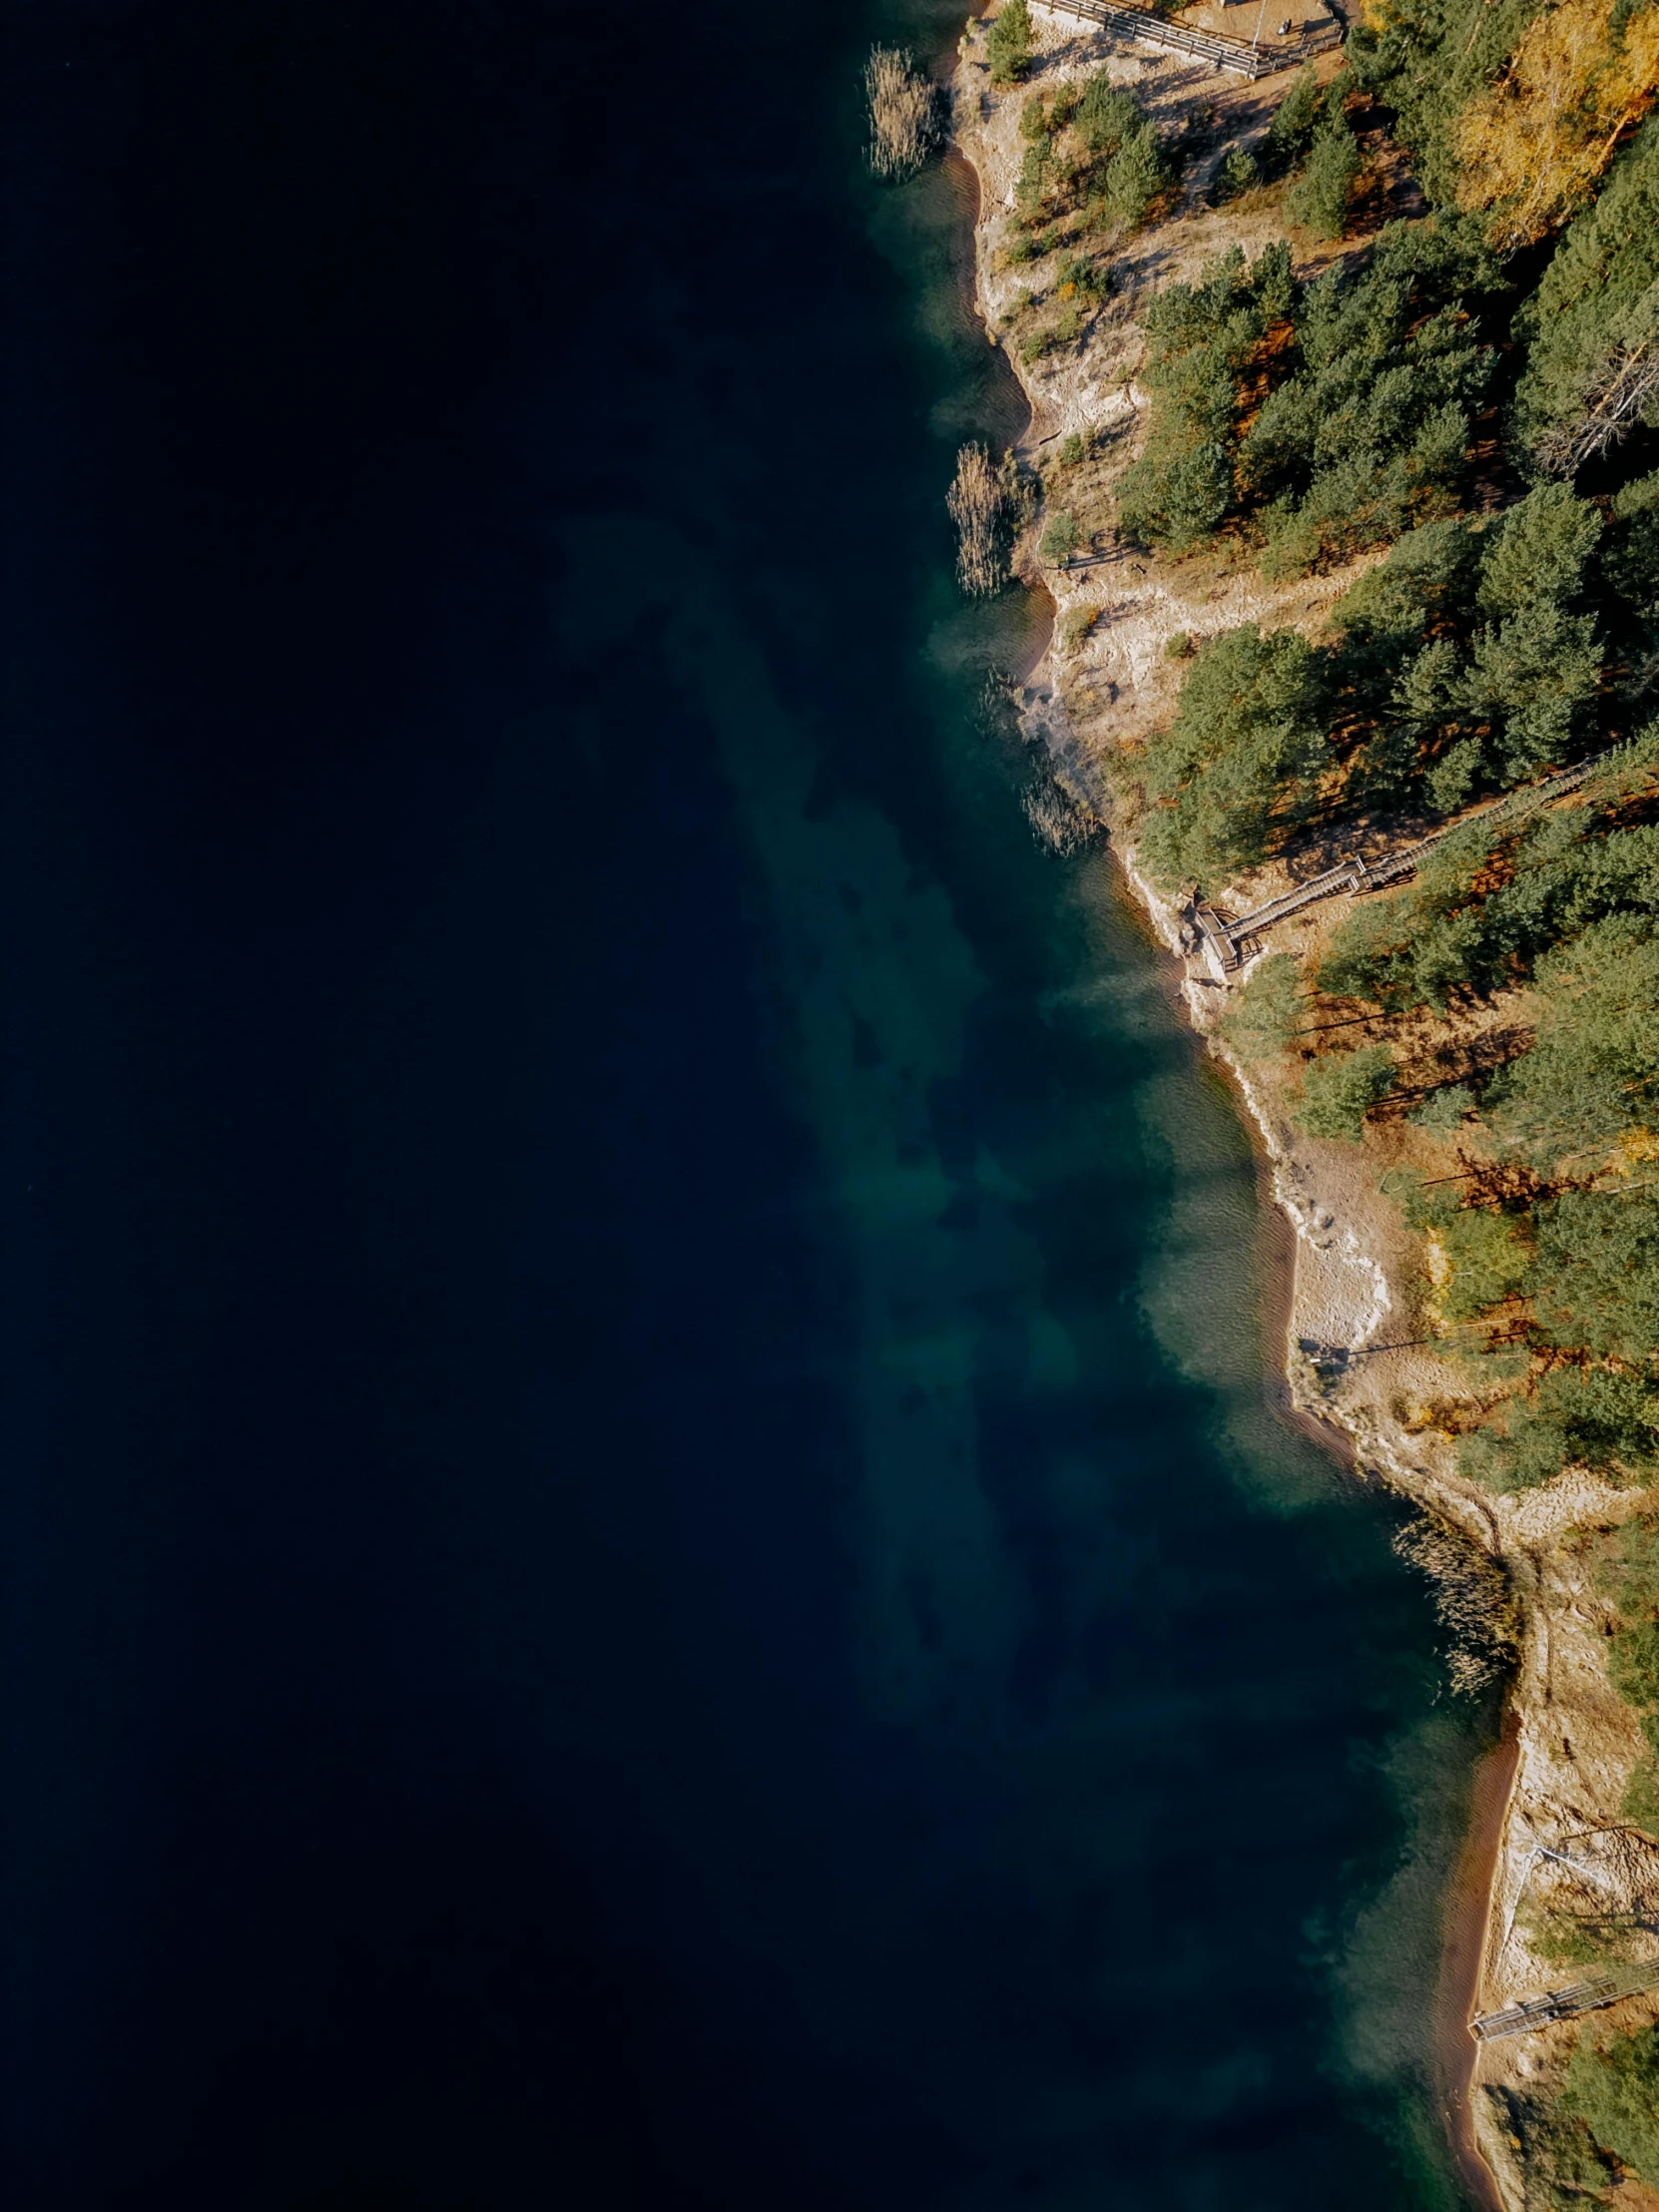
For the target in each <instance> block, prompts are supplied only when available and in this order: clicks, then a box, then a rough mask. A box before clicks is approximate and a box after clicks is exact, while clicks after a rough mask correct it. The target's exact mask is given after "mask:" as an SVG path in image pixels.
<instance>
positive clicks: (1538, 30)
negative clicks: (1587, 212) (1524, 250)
mask: <svg viewBox="0 0 1659 2212" xmlns="http://www.w3.org/2000/svg"><path fill="white" fill-rule="evenodd" d="M1614 6H1615V0H1561V4H1560V6H1558V7H1555V8H1551V9H1549V10H1548V11H1547V12H1546V13H1545V14H1543V15H1539V16H1534V18H1533V19H1532V21H1531V23H1530V24H1529V25H1528V26H1527V29H1526V34H1525V36H1524V37H1523V38H1522V40H1521V42H1520V44H1519V46H1518V47H1516V49H1515V52H1514V55H1513V57H1512V58H1511V60H1510V63H1509V67H1508V69H1507V70H1506V71H1505V72H1504V74H1503V76H1502V77H1501V78H1500V79H1499V80H1498V82H1497V83H1496V84H1495V85H1491V86H1489V87H1488V88H1487V90H1486V91H1485V92H1483V93H1482V94H1481V95H1480V97H1479V99H1477V100H1476V101H1475V102H1474V103H1473V105H1472V106H1471V107H1470V108H1469V109H1468V110H1467V111H1466V112H1465V113H1464V115H1463V116H1462V118H1461V119H1460V121H1459V122H1458V124H1457V127H1456V142H1457V152H1458V155H1459V157H1460V158H1461V160H1462V163H1463V168H1464V176H1463V184H1462V189H1461V192H1460V194H1459V198H1460V199H1461V201H1462V204H1463V206H1464V207H1465V208H1489V209H1490V210H1491V211H1492V235H1493V238H1494V241H1495V243H1497V244H1498V245H1500V246H1505V247H1514V246H1522V245H1524V244H1525V243H1526V242H1527V241H1528V240H1530V239H1535V238H1539V237H1541V236H1542V235H1543V233H1544V232H1545V231H1547V230H1548V229H1549V228H1550V226H1551V225H1552V224H1554V223H1557V222H1559V221H1560V220H1561V218H1562V217H1563V216H1566V215H1570V214H1571V213H1572V211H1573V210H1574V209H1575V208H1576V207H1578V206H1580V205H1581V204H1582V202H1583V201H1584V200H1586V199H1587V198H1588V197H1589V194H1590V190H1591V188H1592V186H1593V185H1594V184H1595V181H1596V179H1597V178H1598V177H1599V176H1600V175H1601V173H1602V171H1603V170H1604V169H1605V168H1606V167H1607V164H1608V163H1609V162H1610V161H1611V160H1612V158H1613V152H1614V149H1615V147H1616V146H1617V144H1618V141H1619V136H1620V134H1621V133H1622V132H1623V131H1624V130H1625V128H1626V126H1627V125H1629V124H1631V123H1634V122H1635V121H1636V120H1637V118H1638V117H1639V116H1641V115H1642V114H1644V113H1645V111H1646V110H1647V108H1648V107H1649V106H1650V105H1651V104H1652V102H1653V99H1654V97H1655V95H1656V94H1659V6H1650V7H1646V8H1643V9H1641V10H1640V11H1639V12H1638V13H1637V14H1635V15H1634V16H1632V17H1630V18H1629V19H1628V20H1627V21H1626V23H1625V26H1624V36H1623V38H1622V39H1621V40H1618V41H1615V39H1614V36H1613V12H1614Z"/></svg>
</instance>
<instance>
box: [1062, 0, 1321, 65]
mask: <svg viewBox="0 0 1659 2212" xmlns="http://www.w3.org/2000/svg"><path fill="white" fill-rule="evenodd" d="M1042 4H1043V6H1044V7H1048V8H1054V9H1056V10H1057V11H1058V12H1059V13H1061V14H1062V15H1076V16H1081V17H1082V18H1083V19H1084V21H1085V22H1088V23H1098V24H1099V26H1100V28H1101V29H1102V30H1103V31H1110V32H1111V33H1113V35H1114V36H1115V37H1118V38H1127V39H1139V40H1141V41H1142V42H1143V43H1144V44H1146V45H1150V46H1162V47H1164V48H1165V49H1166V50H1167V51H1168V52H1170V53H1174V54H1187V55H1190V56H1191V58H1192V59H1193V60H1194V61H1203V62H1208V63H1209V64H1210V65H1211V67H1212V68H1215V69H1225V70H1227V71H1228V72H1229V73H1230V74H1231V75H1233V76H1235V77H1249V78H1252V79H1254V78H1257V77H1271V76H1273V75H1274V74H1275V73H1276V72H1277V71H1279V70H1281V69H1295V68H1297V67H1299V66H1300V64H1301V63H1303V62H1305V61H1308V60H1310V59H1311V58H1312V57H1313V56H1314V55H1315V54H1324V53H1327V52H1329V50H1330V49H1331V48H1332V47H1333V46H1340V45H1341V44H1342V41H1343V32H1342V27H1341V25H1340V24H1336V23H1330V24H1326V25H1324V26H1322V27H1321V28H1320V29H1319V30H1317V31H1304V32H1303V34H1302V36H1301V38H1299V39H1297V40H1295V41H1294V42H1287V43H1286V44H1285V45H1283V46H1281V45H1280V44H1279V43H1278V41H1277V40H1276V41H1275V42H1274V44H1273V45H1272V46H1255V45H1247V44H1246V42H1245V41H1244V40H1243V39H1238V38H1221V37H1219V36H1218V35H1217V34H1216V33H1215V32H1213V31H1194V30H1191V29H1189V28H1188V26H1187V25H1186V24H1185V23H1170V22H1167V21H1166V20H1165V18H1164V17H1163V16H1161V15H1153V14H1152V13H1151V11H1150V10H1149V9H1146V8H1115V7H1113V6H1112V5H1111V4H1110V0H1042ZM1269 5H1270V6H1271V5H1272V0H1269Z"/></svg>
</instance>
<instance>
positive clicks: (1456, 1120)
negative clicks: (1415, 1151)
mask: <svg viewBox="0 0 1659 2212" xmlns="http://www.w3.org/2000/svg"><path fill="white" fill-rule="evenodd" d="M1473 1112H1474V1093H1473V1092H1472V1091H1471V1090H1470V1089H1469V1087H1468V1085H1467V1084H1466V1083H1442V1084H1441V1085H1440V1087H1439V1089H1438V1090H1436V1091H1430V1092H1429V1094H1428V1096H1427V1097H1426V1098H1425V1099H1424V1100H1423V1101H1422V1103H1421V1105H1420V1106H1413V1107H1412V1109H1411V1111H1410V1112H1409V1113H1408V1114H1407V1115H1406V1117H1405V1119H1406V1120H1407V1121H1408V1122H1410V1123H1411V1125H1412V1127H1413V1128H1416V1129H1430V1130H1432V1131H1433V1132H1434V1133H1435V1135H1437V1136H1444V1135H1446V1134H1447V1133H1448V1132H1449V1131H1450V1130H1453V1129H1461V1128H1462V1126H1463V1124H1464V1122H1466V1121H1467V1120H1468V1118H1469V1116H1470V1114H1472V1113H1473Z"/></svg>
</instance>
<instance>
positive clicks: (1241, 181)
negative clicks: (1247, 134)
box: [1216, 146, 1262, 200]
mask: <svg viewBox="0 0 1659 2212" xmlns="http://www.w3.org/2000/svg"><path fill="white" fill-rule="evenodd" d="M1261 182H1262V170H1261V165H1260V163H1259V162H1258V161H1257V159H1256V157H1255V155H1254V154H1250V153H1247V152H1246V151H1245V149H1244V148H1243V147H1242V146H1234V147H1230V148H1229V149H1228V152H1227V158H1226V160H1225V161H1224V162H1223V163H1222V165H1221V170H1220V173H1219V175H1218V176H1217V178H1216V196H1217V198H1218V199H1221V200H1237V199H1238V198H1239V196H1240V194H1241V193H1246V192H1251V191H1253V190H1254V189H1255V187H1256V186H1257V185H1259V184H1260V183H1261Z"/></svg>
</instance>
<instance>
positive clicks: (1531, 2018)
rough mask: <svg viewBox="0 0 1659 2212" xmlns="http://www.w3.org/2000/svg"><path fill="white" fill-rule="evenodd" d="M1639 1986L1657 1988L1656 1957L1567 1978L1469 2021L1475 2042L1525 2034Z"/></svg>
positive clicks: (1601, 2005)
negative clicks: (1586, 1976) (1556, 1985)
mask: <svg viewBox="0 0 1659 2212" xmlns="http://www.w3.org/2000/svg"><path fill="white" fill-rule="evenodd" d="M1643 1989H1659V1959H1648V1960H1647V1961H1646V1962H1645V1963H1644V1964H1642V1965H1639V1966H1613V1967H1610V1968H1609V1969H1608V1971H1607V1972H1606V1973H1601V1974H1597V1975H1596V1977H1595V1978H1594V1980H1593V1981H1569V1982H1568V1983H1567V1984H1566V1985H1565V1986H1564V1987H1563V1988H1560V1989H1546V1990H1545V1991H1544V1993H1543V1995H1542V1996H1536V1997H1523V1998H1522V1999H1521V2001H1520V2003H1519V2004H1506V2005H1505V2006H1504V2007H1503V2009H1502V2011H1501V2012H1478V2013H1476V2015H1475V2017H1474V2018H1473V2019H1472V2020H1471V2021H1470V2022H1469V2033H1470V2034H1471V2035H1472V2036H1473V2037H1474V2039H1475V2041H1476V2042H1477V2043H1496V2042H1501V2041H1502V2039H1503V2038H1504V2036H1506V2035H1525V2034H1528V2033H1529V2032H1530V2031H1531V2030H1532V2029H1533V2028H1535V2027H1548V2026H1549V2025H1550V2024H1551V2022H1552V2021H1555V2020H1573V2019H1577V2018H1578V2016H1579V2014H1580V2013H1582V2012H1599V2011H1601V2010H1602V2009H1603V2008H1604V2007H1605V2006H1607V2005H1609V2004H1617V2003H1618V2001H1619V1999H1620V1997H1633V1996H1635V1995H1636V1994H1637V1993H1638V1992H1639V1991H1640V1990H1643Z"/></svg>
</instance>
